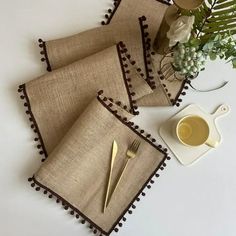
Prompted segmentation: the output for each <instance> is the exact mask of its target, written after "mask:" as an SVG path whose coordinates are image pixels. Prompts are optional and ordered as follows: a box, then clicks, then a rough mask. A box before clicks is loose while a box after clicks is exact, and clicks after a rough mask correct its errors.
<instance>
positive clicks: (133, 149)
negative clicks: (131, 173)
mask: <svg viewBox="0 0 236 236" xmlns="http://www.w3.org/2000/svg"><path fill="white" fill-rule="evenodd" d="M140 144H141V142H140V141H139V140H137V139H135V140H134V141H133V143H132V144H131V145H130V147H129V148H128V150H127V152H126V158H127V160H126V162H125V164H124V167H123V169H122V171H121V172H120V176H119V178H118V181H117V182H116V185H115V187H114V189H113V191H112V193H111V195H110V198H109V201H108V202H107V205H104V207H107V206H108V204H109V203H110V201H111V198H112V196H113V194H114V193H115V191H116V190H117V188H118V186H119V184H120V181H121V179H122V177H123V175H124V173H125V170H126V168H127V166H128V164H129V161H130V160H131V159H134V158H135V157H136V156H137V152H138V149H139V146H140Z"/></svg>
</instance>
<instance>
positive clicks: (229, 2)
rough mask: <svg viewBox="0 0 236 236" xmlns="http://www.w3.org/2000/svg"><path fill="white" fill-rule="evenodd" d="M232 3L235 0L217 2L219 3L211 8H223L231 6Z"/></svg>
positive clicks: (235, 1)
mask: <svg viewBox="0 0 236 236" xmlns="http://www.w3.org/2000/svg"><path fill="white" fill-rule="evenodd" d="M234 4H236V0H232V1H228V2H226V3H222V4H219V5H216V6H215V7H213V9H214V10H218V9H223V8H227V7H231V6H233V5H234Z"/></svg>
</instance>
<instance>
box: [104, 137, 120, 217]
mask: <svg viewBox="0 0 236 236" xmlns="http://www.w3.org/2000/svg"><path fill="white" fill-rule="evenodd" d="M117 152H118V145H117V142H116V140H114V141H113V145H112V154H111V164H110V173H109V178H108V183H107V191H106V197H105V202H104V206H103V213H105V210H106V207H107V200H108V195H109V192H110V185H111V177H112V172H113V165H114V162H115V159H116V154H117Z"/></svg>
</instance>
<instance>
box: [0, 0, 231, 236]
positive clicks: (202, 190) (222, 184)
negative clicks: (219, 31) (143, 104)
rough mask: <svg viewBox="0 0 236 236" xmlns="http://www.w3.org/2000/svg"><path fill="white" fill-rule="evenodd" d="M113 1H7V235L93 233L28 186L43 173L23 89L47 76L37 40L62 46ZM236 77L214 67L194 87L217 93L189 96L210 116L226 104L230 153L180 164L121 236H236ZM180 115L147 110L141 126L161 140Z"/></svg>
mask: <svg viewBox="0 0 236 236" xmlns="http://www.w3.org/2000/svg"><path fill="white" fill-rule="evenodd" d="M109 3H110V0H99V1H98V0H70V1H68V0H60V1H57V0H41V1H35V0H8V1H5V0H1V1H0V36H1V37H0V62H1V63H0V192H1V194H0V235H1V236H16V235H17V236H50V235H57V236H64V235H70V236H78V235H79V236H86V235H90V233H89V232H88V229H87V228H86V227H84V225H82V224H80V223H77V221H76V220H75V219H74V218H73V217H71V216H70V215H68V214H66V212H65V211H63V210H61V209H60V207H59V206H58V205H57V204H56V203H55V202H54V201H52V200H50V199H48V198H46V197H45V196H44V195H43V194H41V193H38V192H36V191H33V189H32V188H31V187H30V186H29V183H28V182H27V178H28V177H29V176H31V175H32V174H33V173H34V172H35V171H36V170H37V169H38V168H39V166H40V164H41V162H40V157H39V156H38V155H37V152H36V149H35V147H34V145H35V144H34V142H33V141H32V140H33V134H32V131H31V129H30V128H29V123H28V120H27V118H26V116H25V114H24V108H23V107H22V101H20V99H19V98H18V96H19V95H18V94H17V92H16V90H17V86H18V85H19V84H21V83H23V82H26V81H29V80H31V79H33V78H34V77H37V76H39V75H41V74H43V73H44V72H45V65H44V64H43V63H41V62H40V55H39V49H38V44H37V39H38V38H39V37H42V38H44V39H54V38H57V37H62V36H67V35H71V34H74V33H77V32H80V31H83V30H85V29H88V28H92V27H95V26H98V25H99V24H98V22H100V20H101V19H102V15H103V13H104V10H105V9H107V8H108V7H109V6H110V4H109ZM235 77H236V70H232V69H231V67H230V65H225V64H224V63H220V62H214V63H210V64H209V66H208V68H207V71H205V72H204V73H202V74H201V76H200V77H199V78H198V79H197V80H196V81H195V82H194V84H195V85H196V86H198V87H201V88H205V89H206V88H211V87H212V86H217V85H218V84H221V82H222V81H223V80H227V81H230V82H229V84H228V86H227V87H225V88H223V89H221V90H218V91H215V92H210V93H197V92H194V91H189V92H188V95H187V96H186V97H185V98H184V102H183V104H182V107H184V106H186V105H188V104H191V103H197V104H199V105H201V106H202V107H203V108H204V109H205V110H207V111H208V112H212V111H213V110H214V109H215V108H216V107H217V106H218V105H219V104H221V103H227V104H229V105H230V106H231V109H232V111H231V114H230V115H229V116H227V117H225V118H223V119H221V120H220V121H219V125H220V130H221V133H222V135H223V143H222V145H221V146H220V147H219V148H218V149H217V150H214V151H212V152H210V153H209V154H208V155H207V156H206V157H204V158H202V159H201V160H200V161H199V162H198V163H197V164H195V165H193V166H191V167H183V166H181V165H180V164H179V163H178V161H177V160H176V159H175V158H173V159H172V160H171V161H170V162H169V163H168V166H167V168H166V170H165V171H164V172H162V175H161V178H159V179H158V181H156V182H155V184H154V185H153V187H152V189H151V190H149V191H148V194H147V196H146V197H144V198H143V199H142V200H141V202H140V203H138V204H137V209H136V210H135V211H134V214H133V215H130V216H128V220H127V222H126V224H125V226H124V227H123V228H121V229H120V231H119V235H121V236H131V235H132V236H133V235H135V236H141V235H145V236H146V235H147V236H156V235H160V236H189V235H191V236H199V235H201V236H223V235H224V236H235V235H236V155H235V152H236V151H235V150H234V148H236V125H235V121H236V92H235V91H236V78H235ZM179 109H180V108H172V107H171V108H159V107H156V108H145V109H141V115H140V116H139V117H137V118H136V121H137V123H139V124H140V125H141V126H143V127H144V128H146V129H147V131H149V132H151V133H152V134H153V135H154V136H156V137H157V138H158V133H157V130H158V127H159V125H160V124H161V123H162V122H163V121H165V120H166V119H167V118H168V117H170V116H171V115H173V114H174V113H176V112H177V111H178V110H179ZM114 234H115V233H114Z"/></svg>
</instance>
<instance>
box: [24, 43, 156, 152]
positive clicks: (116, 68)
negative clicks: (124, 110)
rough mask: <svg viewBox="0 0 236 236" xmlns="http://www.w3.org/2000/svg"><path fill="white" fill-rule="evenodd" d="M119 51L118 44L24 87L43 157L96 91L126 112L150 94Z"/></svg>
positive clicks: (68, 127)
mask: <svg viewBox="0 0 236 236" xmlns="http://www.w3.org/2000/svg"><path fill="white" fill-rule="evenodd" d="M122 50H123V48H121V46H120V44H118V45H115V46H112V47H110V48H108V49H105V50H103V51H101V52H99V53H97V54H94V55H92V56H89V57H86V58H84V59H83V60H80V61H77V62H74V63H72V64H70V65H68V66H66V67H62V68H60V69H58V70H55V71H53V72H51V73H47V74H45V75H43V76H41V77H39V78H37V79H35V80H32V81H30V82H28V83H26V85H25V88H26V93H27V95H28V99H29V102H30V106H31V111H32V113H33V115H34V118H35V120H36V123H37V124H38V128H39V130H40V133H41V135H42V138H43V141H44V145H45V148H46V150H47V153H50V152H51V151H52V150H53V149H54V148H55V146H56V145H57V144H58V142H59V141H60V140H61V139H62V137H63V136H64V135H65V133H66V132H67V131H68V130H69V129H70V127H71V126H72V125H73V123H74V122H75V120H76V119H77V118H78V116H79V115H80V114H81V112H82V111H83V110H84V109H85V108H86V106H87V105H88V104H89V103H90V101H91V100H92V99H93V98H94V96H96V94H97V92H98V91H99V90H104V92H106V94H109V95H110V96H111V97H112V98H113V99H115V100H119V101H121V103H122V104H124V105H127V107H128V108H129V109H131V108H132V109H134V108H135V106H136V105H135V104H133V103H134V101H135V100H137V99H139V98H140V97H143V96H144V95H146V94H148V93H151V92H152V90H151V89H150V87H149V85H148V84H147V83H146V82H145V81H144V80H143V78H142V77H141V76H140V74H139V73H137V72H136V70H135V68H134V67H132V65H130V63H129V62H128V58H126V56H125V54H124V53H122ZM124 59H125V61H124ZM128 72H129V73H128ZM133 92H135V94H132V93H133Z"/></svg>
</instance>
